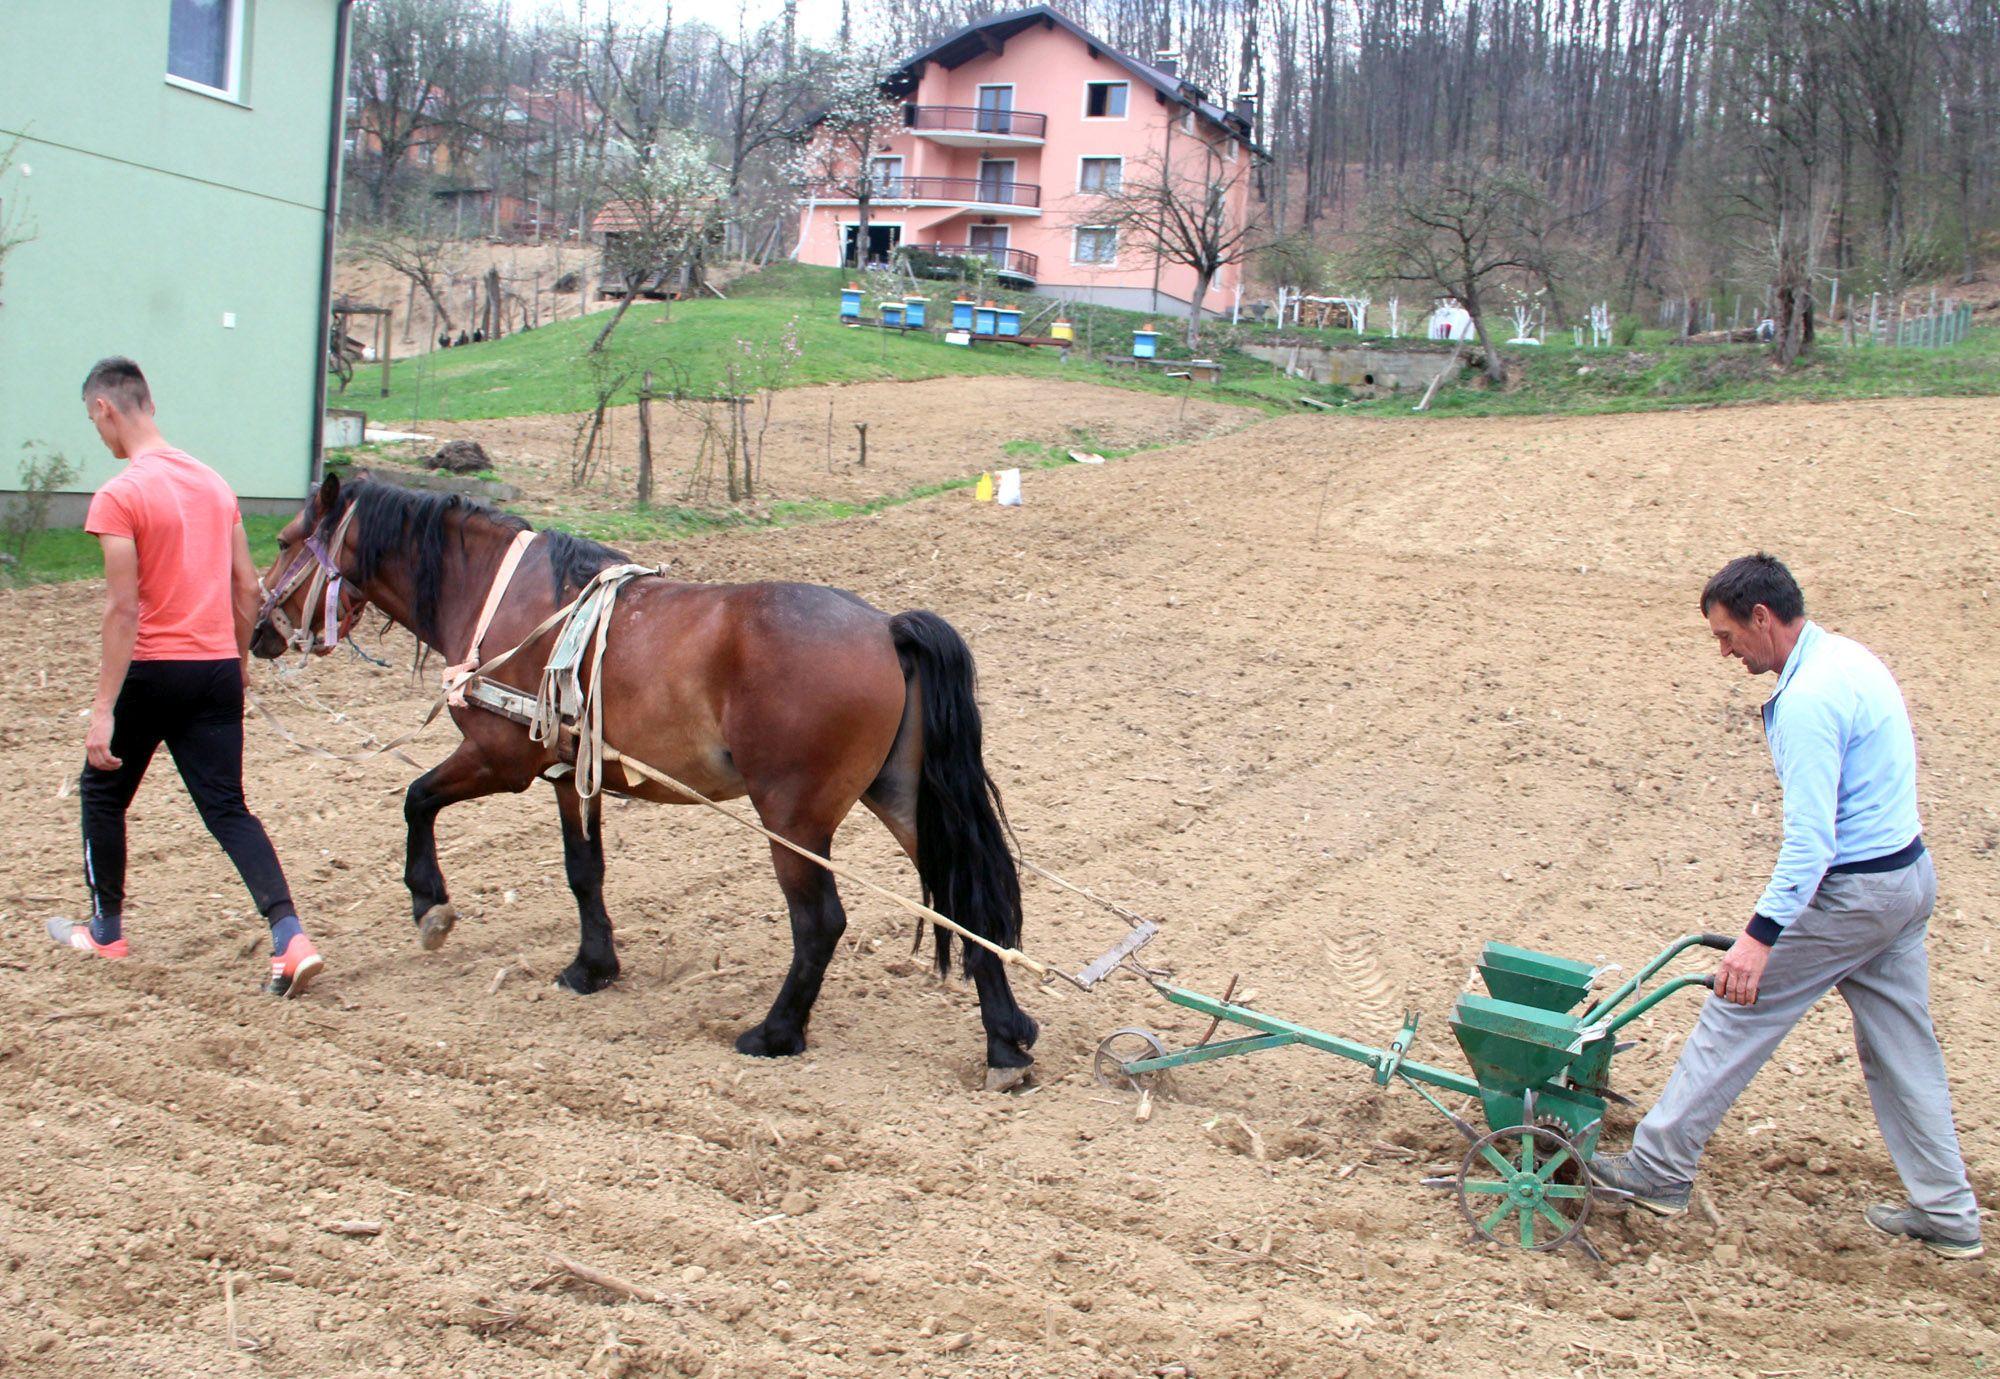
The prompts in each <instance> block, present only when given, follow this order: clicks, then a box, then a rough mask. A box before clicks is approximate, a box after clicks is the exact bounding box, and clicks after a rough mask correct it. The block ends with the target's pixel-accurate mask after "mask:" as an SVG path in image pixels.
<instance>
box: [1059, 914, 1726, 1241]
mask: <svg viewBox="0 0 2000 1379" xmlns="http://www.w3.org/2000/svg"><path fill="white" fill-rule="evenodd" d="M1732 942H1733V940H1731V939H1728V938H1725V937H1723V936H1722V935H1719V934H1690V935H1689V936H1687V937H1686V938H1682V939H1677V940H1675V941H1674V942H1673V943H1670V944H1668V945H1667V946H1666V947H1665V948H1664V949H1662V950H1661V951H1660V952H1659V954H1658V955H1657V956H1656V957H1654V958H1653V960H1652V961H1650V962H1648V963H1647V964H1646V965H1645V966H1643V967H1641V968H1640V969H1639V970H1638V971H1637V972H1635V973H1633V974H1632V975H1631V976H1630V977H1628V978H1626V980H1625V981H1623V982H1622V983H1620V984H1619V985H1618V986H1617V987H1616V988H1615V989H1613V990H1611V991H1610V992H1608V993H1607V994H1605V995H1604V996H1603V997H1602V998H1601V999H1599V1000H1598V1001H1597V1002H1596V1003H1595V1004H1590V1005H1586V1004H1585V1003H1586V1002H1587V1001H1588V1000H1589V998H1590V994H1591V991H1592V989H1593V987H1595V986H1596V985H1597V983H1598V980H1599V978H1601V977H1604V976H1606V975H1607V973H1608V972H1609V971H1610V969H1607V968H1600V967H1593V966H1591V965H1590V964H1589V963H1581V962H1576V961H1573V960H1572V959H1569V958H1560V957H1556V956H1554V955H1553V954H1549V953H1538V952H1535V951H1534V950H1533V949H1528V948H1516V947H1514V946H1513V945H1512V944H1506V943H1488V944H1487V945H1486V946H1485V947H1484V948H1483V949H1481V950H1480V954H1479V962H1478V963H1477V964H1476V970H1477V971H1478V973H1479V975H1480V978H1481V979H1482V981H1483V982H1484V984H1485V987H1486V993H1485V994H1483V995H1482V994H1480V993H1478V992H1475V991H1467V992H1465V993H1464V994H1462V995H1460V996H1459V997H1458V999H1457V1001H1456V1002H1454V1004H1453V1006H1452V1013H1451V1016H1450V1019H1449V1022H1448V1023H1449V1024H1450V1025H1451V1031H1452V1034H1453V1035H1454V1036H1456V1038H1457V1039H1458V1046H1459V1049H1460V1051H1461V1052H1463V1053H1464V1055H1465V1061H1466V1063H1467V1065H1468V1066H1469V1067H1470V1068H1471V1070H1472V1075H1471V1076H1469V1077H1468V1076H1467V1075H1466V1074H1464V1073H1461V1072H1456V1071H1453V1070H1451V1069H1449V1068H1440V1067H1435V1066H1432V1065H1431V1064H1428V1063H1419V1062H1416V1061H1414V1060H1412V1059H1410V1058H1409V1057H1407V1054H1408V1052H1409V1048H1410V1045H1411V1043H1412V1041H1414V1040H1415V1038H1416V1034H1417V1016H1416V1014H1415V1013H1414V1012H1411V1013H1408V1014H1405V1016H1404V1017H1403V1027H1402V1028H1401V1029H1400V1030H1398V1031H1397V1033H1396V1036H1395V1038H1394V1039H1392V1040H1390V1041H1389V1043H1388V1045H1387V1046H1385V1047H1377V1046H1375V1045H1372V1044H1362V1043H1357V1042H1355V1041H1354V1040H1351V1039H1343V1038H1341V1037H1340V1036H1338V1035H1333V1034H1327V1033H1324V1032H1323V1031H1320V1030H1316V1029H1311V1028H1309V1027H1307V1026H1305V1025H1300V1024H1295V1023H1293V1022H1292V1021H1289V1020H1282V1019H1279V1018H1278V1017H1276V1016H1272V1015H1266V1014H1264V1013H1263V1012H1262V1011H1258V1010H1253V1009H1251V1008H1250V1007H1248V1006H1245V1005H1238V1004H1234V1003H1232V1002H1231V1001H1230V999H1229V997H1230V995H1231V994H1232V993H1233V991H1234V989H1235V983H1234V982H1231V983H1230V990H1229V991H1225V992H1224V993H1223V996H1222V998H1221V999H1219V1000H1218V999H1216V998H1215V997H1212V996H1204V995H1202V994H1201V993H1200V992H1197V991H1189V990H1187V989H1186V988H1184V987H1178V986H1174V985H1172V984H1170V983H1167V982H1163V981H1159V980H1156V979H1152V978H1149V979H1148V980H1150V981H1152V986H1153V989H1154V990H1155V991H1157V992H1159V993H1160V995H1162V996H1164V997H1165V998H1166V999H1167V1000H1169V1001H1171V1002H1172V1003H1173V1004H1175V1005H1177V1006H1181V1007H1183V1008H1185V1009H1188V1010H1192V1011H1195V1012H1197V1013H1199V1014H1202V1015H1206V1016H1208V1017H1209V1027H1208V1033H1207V1035H1205V1036H1204V1037H1203V1038H1202V1040H1201V1041H1200V1042H1199V1043H1197V1044H1195V1045H1193V1046H1191V1047H1189V1048H1184V1049H1179V1050H1175V1051H1172V1052H1169V1051H1168V1049H1167V1047H1166V1045H1165V1044H1164V1043H1162V1042H1161V1041H1160V1039H1159V1038H1158V1036H1156V1035H1154V1034H1153V1033H1151V1032H1150V1031H1148V1030H1144V1029H1121V1030H1118V1031H1115V1032H1114V1033H1112V1034H1111V1035H1109V1036H1107V1037H1106V1038H1105V1039H1104V1040H1103V1041H1102V1042H1101V1043H1100V1044H1099V1045H1098V1046H1097V1058H1096V1072H1097V1078H1098V1081H1099V1082H1101V1083H1103V1084H1105V1085H1107V1086H1116V1087H1124V1088H1127V1089H1129V1090H1138V1089H1140V1088H1142V1087H1143V1086H1145V1085H1146V1084H1147V1082H1148V1080H1149V1079H1151V1078H1152V1077H1154V1076H1155V1075H1157V1074H1159V1073H1163V1072H1166V1071H1167V1070H1169V1069H1172V1068H1182V1067H1187V1066H1189V1065H1190V1064H1194V1063H1206V1062H1209V1061H1211V1060H1213V1059H1217V1058H1234V1057H1238V1056H1240V1055H1243V1054H1250V1053H1261V1052H1263V1051H1264V1050H1266V1049H1277V1048H1283V1047H1285V1046H1286V1045H1288V1044H1304V1045H1306V1046H1307V1047H1308V1048H1314V1049H1318V1050H1320V1051H1321V1052H1322V1053H1331V1054H1334V1055H1336V1056H1337V1057H1341V1058H1347V1059H1351V1060H1353V1061H1354V1062H1357V1063H1363V1064H1366V1065H1367V1066H1368V1067H1369V1068H1370V1069H1372V1070H1373V1073H1374V1080H1375V1083H1376V1085H1377V1086H1381V1087H1386V1086H1388V1085H1389V1084H1390V1083H1391V1082H1401V1083H1402V1084H1403V1085H1405V1086H1407V1087H1409V1088H1411V1089H1412V1090H1413V1091H1415V1092H1416V1093H1417V1095H1418V1096H1421V1097H1422V1098H1423V1099H1424V1100H1425V1101H1427V1102H1429V1103H1430V1104H1431V1105H1432V1106H1433V1107H1434V1108H1436V1110H1437V1111H1438V1112H1439V1114H1441V1115H1443V1116H1444V1118H1445V1119H1446V1120H1448V1121H1450V1122H1451V1123H1452V1125H1453V1126H1455V1127H1456V1128H1457V1129H1458V1130H1459V1132H1460V1133H1461V1134H1463V1135H1464V1136H1465V1138H1466V1140H1467V1141H1468V1142H1469V1145H1470V1147H1469V1148H1468V1149H1467V1150H1466V1154H1465V1159H1464V1161H1463V1163H1461V1164H1460V1166H1459V1170H1458V1172H1457V1173H1456V1174H1453V1175H1448V1176H1446V1177H1442V1178H1432V1179H1427V1180H1426V1182H1427V1183H1428V1184H1429V1185H1431V1186H1435V1187H1442V1188H1447V1189H1451V1190H1454V1191H1455V1192H1456V1193H1457V1196H1458V1202H1459V1207H1460V1209H1461V1210H1462V1211H1463V1212H1464V1213H1465V1217H1466V1219H1467V1220H1468V1221H1470V1222H1471V1223H1472V1227H1473V1229H1474V1230H1475V1231H1476V1232H1477V1233H1478V1235H1479V1236H1481V1237H1483V1238H1485V1239H1488V1240H1499V1241H1504V1242H1506V1243H1510V1244H1517V1245H1519V1246H1521V1247H1522V1248H1524V1249H1530V1250H1550V1249H1554V1248H1556V1247H1557V1246H1559V1245H1562V1244H1565V1243H1567V1242H1569V1241H1572V1240H1575V1241H1577V1242H1578V1243H1579V1244H1580V1245H1582V1246H1583V1248H1585V1249H1586V1250H1587V1249H1589V1248H1590V1247H1589V1244H1588V1242H1585V1241H1583V1240H1582V1239H1581V1232H1582V1230H1583V1225H1584V1222H1585V1220H1586V1219H1587V1218H1588V1217H1589V1215H1590V1204H1591V1202H1592V1200H1593V1199H1595V1198H1599V1197H1617V1196H1619V1195H1620V1194H1618V1193H1617V1192H1616V1191H1614V1190H1613V1189H1609V1188H1604V1187H1600V1186H1598V1185H1596V1184H1595V1183H1593V1182H1592V1181H1591V1179H1590V1176H1589V1172H1588V1164H1589V1162H1590V1159H1591V1157H1592V1155H1594V1154H1595V1153H1596V1151H1597V1141H1598V1136H1599V1134H1600V1132H1601V1131H1602V1129H1603V1125H1604V1108H1605V1105H1606V1103H1607V1102H1608V1101H1609V1100H1612V1099H1618V1098H1617V1094H1616V1093H1614V1092H1613V1091H1612V1090H1611V1086H1610V1074H1611V1056H1612V1054H1613V1053H1614V1052H1615V1051H1616V1050H1617V1049H1618V1047H1619V1045H1618V1042H1617V1038H1618V1031H1619V1030H1621V1029H1623V1028H1624V1027H1625V1026H1626V1025H1628V1024H1630V1023H1631V1022H1632V1021H1634V1020H1636V1019H1638V1018H1639V1017H1640V1016H1641V1015H1644V1014H1645V1013H1646V1012H1647V1011H1649V1010H1651V1009H1652V1008H1653V1007H1654V1006H1656V1005H1658V1004H1659V1003H1660V1002H1661V1001H1663V1000H1665V999H1666V998H1667V997H1669V996H1671V995H1673V994H1674V993H1675V992H1677V991H1680V990H1682V989H1683V988H1685V987H1690V986H1701V987H1708V988H1711V989H1712V988H1713V985H1714V978H1713V977H1712V976H1708V975H1692V974H1690V975H1682V976H1677V977H1672V978H1669V979H1668V980H1666V981H1664V982H1661V983H1660V984H1658V985H1657V986H1654V987H1652V989H1651V990H1647V989H1646V987H1647V984H1648V983H1649V982H1650V981H1651V980H1652V979H1653V978H1654V977H1656V976H1657V975H1659V973H1660V972H1661V971H1662V970H1664V969H1665V968H1666V966H1667V965H1668V964H1669V963H1671V962H1672V961H1673V960H1674V959H1675V958H1676V957H1678V956H1679V955H1680V954H1681V953H1683V952H1685V951H1686V950H1687V949H1689V948H1694V947H1706V948H1715V949H1721V950H1724V951H1727V950H1728V948H1729V947H1730V946H1731V944H1732ZM1224 1024H1228V1025H1233V1026H1237V1027H1240V1028H1242V1029H1245V1030H1248V1031H1250V1033H1248V1034H1244V1035H1240V1036H1237V1037H1235V1038H1228V1039H1220V1040H1216V1039H1214V1037H1213V1036H1214V1034H1215V1032H1216V1030H1217V1029H1219V1028H1220V1027H1221V1026H1222V1025H1224ZM1432 1089H1436V1091H1441V1092H1443V1093H1445V1094H1447V1095H1458V1096H1464V1097H1469V1098H1473V1099H1475V1100H1477V1101H1478V1102H1479V1103H1480V1106H1481V1108H1482V1110H1483V1111H1484V1114H1485V1121H1486V1130H1485V1131H1484V1132H1483V1133H1482V1132H1481V1131H1480V1130H1478V1129H1477V1128H1476V1127H1474V1126H1473V1125H1471V1124H1469V1123H1468V1122H1467V1121H1465V1120H1464V1119H1463V1118H1462V1117H1460V1116H1459V1115H1458V1114H1457V1113H1456V1112H1454V1111H1452V1110H1451V1109H1450V1108H1449V1107H1447V1106H1446V1105H1445V1104H1444V1102H1443V1101H1441V1100H1439V1098H1438V1097H1437V1095H1435V1094H1434V1092H1433V1090H1432Z"/></svg>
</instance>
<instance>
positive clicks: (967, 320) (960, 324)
mask: <svg viewBox="0 0 2000 1379" xmlns="http://www.w3.org/2000/svg"><path fill="white" fill-rule="evenodd" d="M951 328H952V329H953V330H971V329H972V298H970V297H953V298H952V299H951Z"/></svg>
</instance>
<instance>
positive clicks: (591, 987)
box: [556, 962, 618, 996]
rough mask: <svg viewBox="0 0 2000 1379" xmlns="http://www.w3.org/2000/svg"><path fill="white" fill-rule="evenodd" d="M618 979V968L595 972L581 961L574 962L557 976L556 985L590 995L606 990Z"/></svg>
mask: <svg viewBox="0 0 2000 1379" xmlns="http://www.w3.org/2000/svg"><path fill="white" fill-rule="evenodd" d="M617 980H618V969H617V968H615V967H614V968H612V969H611V970H610V971H609V972H593V971H591V970H590V969H589V968H588V967H585V966H584V965H583V964H582V963H580V962H573V963H571V964H570V965H569V966H568V967H565V968H564V969H563V970H562V971H561V972H560V973H558V974H557V976H556V985H557V986H559V987H562V988H563V989H564V990H566V991H574V992H575V993H576V994H577V995H579V996H588V995H591V994H592V993H593V992H598V991H602V990H604V988H605V987H607V986H610V985H611V984H612V983H613V982H615V981H617Z"/></svg>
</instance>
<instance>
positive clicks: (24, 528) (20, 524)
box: [0, 441, 76, 566]
mask: <svg viewBox="0 0 2000 1379" xmlns="http://www.w3.org/2000/svg"><path fill="white" fill-rule="evenodd" d="M21 448H22V449H23V450H27V451H30V452H32V453H30V455H29V457H28V458H27V459H25V460H23V461H22V462H21V489H20V492H18V493H16V494H15V495H14V497H13V498H12V499H10V500H9V501H8V503H7V508H6V512H5V513H4V514H0V548H4V549H5V550H6V552H7V554H8V555H9V556H11V557H13V560H14V563H15V564H16V565H17V566H18V565H19V564H21V563H22V562H23V561H25V560H26V559H27V558H28V548H29V547H30V546H32V545H34V543H35V538H36V537H37V536H39V535H40V534H41V532H42V530H43V529H44V528H45V527H47V526H48V524H49V508H50V507H51V506H52V505H53V504H54V502H55V497H56V495H57V494H58V493H60V492H62V490H63V489H64V488H65V487H66V486H67V485H68V484H69V483H70V481H71V480H73V479H74V478H76V466H75V465H73V464H71V463H70V462H69V461H68V460H67V459H66V458H64V457H63V456H62V455H60V454H58V453H57V452H55V451H53V450H46V449H41V448H39V447H37V446H36V444H35V443H34V442H33V441H30V442H29V443H28V444H26V445H24V446H22V447H21Z"/></svg>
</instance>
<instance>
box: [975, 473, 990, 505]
mask: <svg viewBox="0 0 2000 1379" xmlns="http://www.w3.org/2000/svg"><path fill="white" fill-rule="evenodd" d="M972 496H973V498H974V499H975V500H976V501H978V502H981V503H990V502H992V501H993V476H992V474H990V473H987V474H981V475H980V476H979V482H978V483H976V484H974V485H973V486H972Z"/></svg>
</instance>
